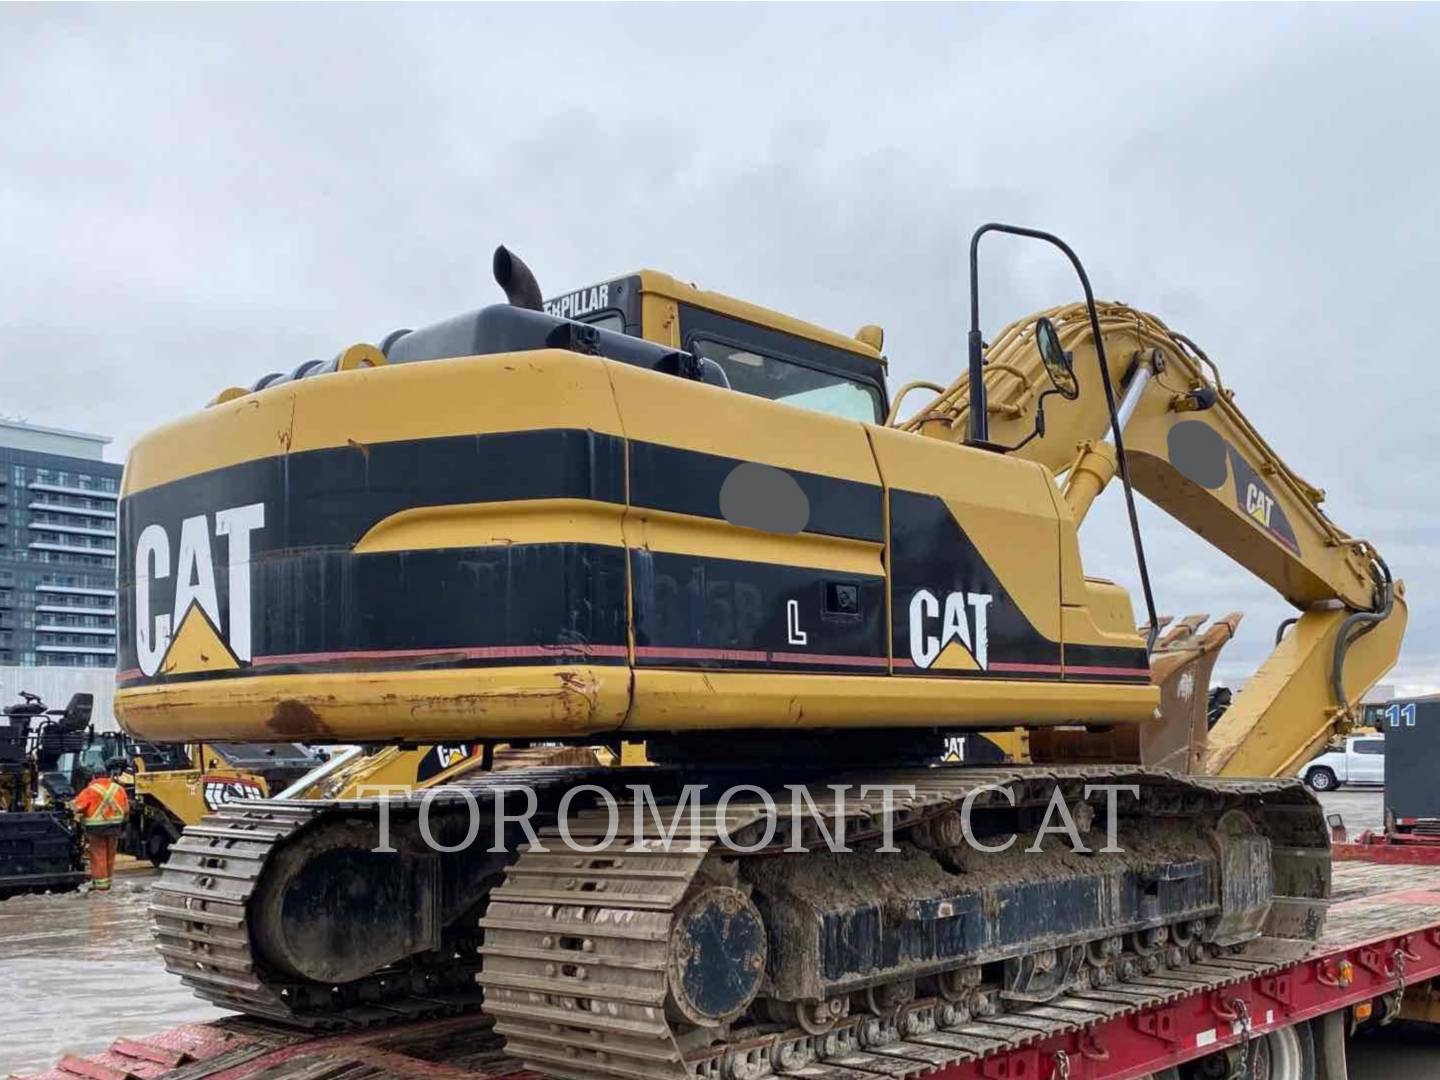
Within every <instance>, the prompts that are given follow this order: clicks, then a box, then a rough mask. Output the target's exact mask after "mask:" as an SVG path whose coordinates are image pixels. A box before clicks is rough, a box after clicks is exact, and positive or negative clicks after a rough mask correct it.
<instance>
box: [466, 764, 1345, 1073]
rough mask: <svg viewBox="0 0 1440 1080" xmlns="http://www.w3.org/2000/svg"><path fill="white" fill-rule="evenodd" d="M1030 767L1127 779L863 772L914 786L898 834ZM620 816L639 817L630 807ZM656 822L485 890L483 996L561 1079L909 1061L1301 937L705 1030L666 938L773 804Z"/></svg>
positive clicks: (1266, 954)
mask: <svg viewBox="0 0 1440 1080" xmlns="http://www.w3.org/2000/svg"><path fill="white" fill-rule="evenodd" d="M1037 777H1043V780H1041V781H1040V782H1049V783H1052V784H1053V783H1054V782H1055V781H1056V780H1057V779H1059V780H1061V781H1062V782H1063V781H1067V780H1068V781H1070V782H1084V781H1095V782H1098V781H1101V780H1111V779H1115V780H1122V781H1123V780H1130V779H1135V777H1134V776H1130V775H1125V774H1123V773H1121V772H1119V771H1118V770H1079V769H1077V770H1068V771H1062V772H1058V773H1057V772H1046V771H1043V770H1024V771H1017V770H984V771H982V770H964V771H963V772H962V771H959V770H956V771H953V772H950V773H949V774H948V775H947V773H946V772H945V771H939V770H924V771H922V772H908V773H890V774H884V775H882V776H870V777H867V778H866V781H867V782H870V783H886V784H896V785H911V786H913V788H914V796H913V797H912V798H908V799H906V800H904V802H903V804H900V805H897V806H896V807H895V821H894V826H893V827H894V830H895V832H896V834H897V836H900V837H903V836H905V835H907V834H910V835H913V834H914V832H915V830H917V829H922V828H925V827H926V826H927V825H928V824H929V823H933V822H936V821H937V820H938V818H939V816H940V815H942V814H944V813H945V812H947V811H949V810H952V809H954V808H955V807H956V806H957V804H959V803H960V802H961V801H962V800H963V799H964V798H965V796H966V795H967V794H969V793H971V792H973V791H976V790H977V789H978V788H979V787H981V786H982V785H985V784H994V785H1005V784H1026V783H1033V782H1036V781H1037ZM841 779H845V778H841ZM1187 788H1188V791H1187V793H1186V794H1185V795H1183V796H1181V798H1180V799H1179V802H1178V803H1176V804H1175V805H1174V806H1172V807H1171V808H1170V809H1171V811H1172V812H1174V813H1180V814H1183V813H1185V812H1186V811H1187V809H1189V810H1194V809H1195V807H1196V806H1199V805H1205V804H1212V803H1213V802H1214V801H1215V800H1235V799H1243V800H1260V801H1263V800H1265V799H1266V798H1267V797H1268V798H1279V799H1280V800H1281V801H1282V802H1283V801H1284V799H1285V798H1286V797H1288V796H1289V795H1290V794H1293V792H1294V790H1295V787H1294V785H1293V784H1291V783H1289V782H1287V781H1277V782H1273V783H1272V782H1266V781H1256V782H1246V783H1241V784H1236V783H1230V782H1225V781H1211V780H1199V781H1190V782H1188V784H1187ZM826 794H827V792H826V788H825V786H824V785H816V786H815V787H814V788H812V789H811V796H812V799H813V800H814V801H815V802H816V803H817V804H818V805H821V806H823V805H824V799H825V798H826ZM1187 804H1191V805H1188V806H1187ZM1297 808H1298V807H1297ZM882 811H883V806H882V804H881V802H880V800H879V799H878V798H877V799H875V800H873V801H864V800H861V801H857V802H854V803H851V804H850V806H849V807H848V813H847V818H848V822H849V826H850V829H849V835H850V837H851V838H853V839H860V838H862V837H865V836H873V835H875V834H876V833H878V832H879V831H880V829H881V824H880V822H881V814H882ZM1280 812H1281V813H1282V814H1283V812H1284V811H1283V810H1281V811H1280ZM1303 813H1304V811H1302V814H1303ZM619 820H620V821H622V822H634V821H636V819H635V818H634V816H633V815H631V814H628V813H622V814H621V815H620V819H619ZM642 820H643V819H642ZM828 824H830V825H832V826H833V824H834V822H833V820H832V821H830V822H828ZM651 825H652V827H651V828H648V829H646V828H642V829H640V831H638V832H637V831H636V830H635V829H634V828H629V829H622V830H621V831H620V833H619V834H615V835H612V834H610V832H609V825H608V818H602V817H599V816H594V817H590V818H588V819H586V818H582V820H581V822H580V824H579V826H578V827H574V828H572V829H571V834H572V836H573V837H574V838H575V839H576V840H578V841H579V842H580V843H582V844H586V845H592V844H598V850H595V851H592V852H587V853H585V854H583V855H577V854H576V853H575V852H574V851H572V850H567V849H566V848H565V847H564V846H563V845H562V843H561V841H562V838H561V837H560V835H559V834H558V832H555V831H550V832H547V833H545V834H542V836H541V846H543V847H545V848H549V849H550V850H548V851H541V850H532V849H527V850H525V851H523V852H522V853H521V855H520V858H519V859H518V860H517V861H516V862H515V863H514V864H513V865H512V866H511V867H510V868H509V870H508V871H507V874H506V880H505V883H504V884H503V885H502V886H501V887H499V888H498V889H496V890H495V892H494V893H493V894H492V900H491V904H490V906H489V909H488V911H487V914H486V915H485V917H484V918H483V919H482V920H481V925H482V927H483V928H484V930H485V935H486V936H485V945H484V946H483V948H482V950H481V951H482V953H483V954H484V956H485V966H484V970H483V972H482V974H481V982H482V983H483V984H484V986H485V988H486V1005H485V1007H486V1011H487V1012H488V1013H490V1014H491V1015H493V1016H494V1017H495V1018H496V1022H497V1030H498V1031H499V1032H500V1033H502V1034H503V1035H504V1036H505V1037H506V1040H507V1048H508V1049H509V1051H510V1052H511V1053H512V1054H514V1055H516V1056H517V1057H519V1058H520V1059H521V1060H522V1061H524V1062H525V1063H526V1065H527V1066H528V1067H530V1068H532V1069H534V1070H536V1071H538V1072H542V1073H546V1074H549V1075H553V1076H558V1077H565V1078H567V1080H616V1078H633V1080H687V1078H690V1077H701V1078H705V1080H721V1078H723V1080H754V1078H756V1077H760V1076H764V1075H766V1074H767V1073H770V1072H772V1071H778V1072H787V1073H794V1074H796V1075H798V1076H802V1077H805V1078H806V1080H859V1077H860V1076H862V1074H874V1073H880V1074H884V1075H888V1076H894V1077H906V1076H910V1075H914V1074H918V1073H922V1072H926V1071H929V1070H931V1069H934V1068H936V1067H939V1066H943V1065H948V1064H952V1063H955V1062H960V1061H966V1060H971V1059H974V1058H976V1057H979V1056H981V1055H983V1054H985V1053H987V1052H990V1051H993V1050H996V1049H1004V1048H1010V1047H1014V1046H1021V1045H1025V1044H1027V1043H1029V1042H1035V1041H1038V1040H1040V1039H1042V1038H1047V1037H1049V1036H1052V1035H1055V1034H1058V1033H1061V1032H1063V1031H1067V1030H1073V1029H1078V1028H1080V1027H1083V1026H1085V1025H1086V1024H1089V1023H1092V1022H1094V1021H1095V1020H1097V1019H1109V1018H1113V1017H1115V1016H1119V1015H1123V1014H1126V1013H1129V1012H1135V1011H1139V1010H1141V1009H1144V1008H1148V1007H1150V1006H1152V1005H1157V1004H1163V1003H1164V1002H1166V1001H1168V1000H1171V999H1173V998H1176V997H1180V996H1184V995H1186V994H1190V993H1193V992H1195V991H1196V990H1197V989H1209V988H1215V987H1220V986H1223V985H1225V984H1226V983H1227V982H1235V981H1239V980H1241V979H1244V978H1247V977H1249V976H1251V975H1254V974H1257V973H1263V972H1265V971H1269V970H1272V969H1274V968H1275V967H1278V966H1281V965H1283V964H1284V963H1286V962H1288V961H1290V960H1293V959H1294V957H1295V956H1296V955H1298V953H1299V952H1300V951H1303V948H1304V945H1303V944H1302V943H1300V942H1297V941H1284V940H1277V939H1271V938H1262V939H1260V940H1259V941H1256V942H1254V943H1252V944H1251V945H1249V946H1247V947H1246V948H1245V953H1246V955H1243V956H1241V955H1238V951H1239V950H1238V949H1237V948H1227V949H1222V948H1219V947H1217V946H1208V947H1203V946H1201V945H1200V943H1199V942H1198V941H1197V942H1194V943H1192V944H1191V946H1190V947H1189V948H1188V949H1186V950H1177V949H1170V950H1168V951H1166V950H1161V951H1159V952H1157V953H1153V954H1150V955H1147V956H1143V957H1142V956H1130V957H1127V958H1123V966H1122V967H1120V968H1119V970H1120V971H1121V974H1120V975H1119V976H1118V977H1117V979H1116V980H1115V981H1109V980H1108V979H1107V980H1106V981H1105V982H1104V983H1103V984H1101V985H1091V984H1090V983H1089V982H1082V983H1081V984H1079V985H1076V986H1073V987H1072V988H1070V990H1069V991H1068V992H1065V993H1063V994H1061V995H1059V996H1058V997H1057V998H1055V999H1054V1000H1052V1001H1050V1002H1047V1003H1045V1004H1043V1005H1024V1004H1020V1003H1015V1002H1005V1001H1003V1000H1002V995H1000V994H999V993H998V992H997V988H996V987H994V986H991V985H978V984H977V985H976V986H974V987H973V988H972V989H971V990H969V991H968V992H961V993H950V994H946V995H944V996H943V997H942V996H934V997H925V996H922V997H920V998H918V999H916V1000H914V1001H913V1002H911V1003H909V1004H902V1005H900V1006H899V1007H897V1008H895V1009H893V1010H889V1011H881V1012H880V1014H878V1015H862V1016H855V1017H849V1018H843V1019H838V1020H836V1021H835V1022H834V1023H833V1025H832V1026H830V1027H828V1030H823V1031H818V1032H817V1030H816V1025H813V1024H812V1025H805V1026H797V1025H795V1024H788V1025H787V1024H784V1023H767V1022H764V1021H763V1020H762V1021H760V1022H758V1023H757V1022H755V1021H754V1020H753V1019H748V1018H747V1021H746V1022H743V1023H740V1024H737V1025H735V1026H730V1025H717V1026H715V1027H712V1028H710V1029H708V1030H707V1029H702V1028H699V1027H697V1026H695V1025H688V1024H686V1023H684V1022H679V1021H677V1018H676V1011H677V1010H676V1007H675V995H676V985H677V980H679V979H680V978H682V977H683V976H680V975H679V974H678V973H677V971H676V957H675V954H674V951H673V950H672V947H671V943H672V941H673V940H674V939H675V933H676V923H677V920H678V919H680V918H682V917H684V916H683V911H684V906H685V904H686V902H687V899H690V898H693V897H694V896H695V895H696V889H697V878H698V876H699V875H700V874H701V873H702V870H703V868H705V867H706V866H707V860H711V859H712V856H713V855H714V854H715V853H716V852H717V850H718V849H717V847H716V844H717V840H718V837H719V834H720V830H721V828H722V827H723V828H724V829H725V831H726V832H727V833H728V835H730V836H732V837H734V838H736V840H738V841H739V842H740V843H742V844H745V845H751V844H758V843H761V842H763V836H762V835H761V834H763V832H764V830H765V829H767V828H768V826H769V815H768V811H767V809H766V808H765V807H764V806H763V805H759V804H751V805H733V806H731V807H728V808H727V810H726V813H724V814H721V813H720V812H719V811H718V810H717V809H716V808H715V807H706V808H705V812H704V817H703V820H702V822H701V835H702V839H701V842H700V843H699V844H693V845H689V846H688V847H682V846H678V845H677V844H676V843H674V842H671V841H670V840H668V839H667V838H666V837H665V836H664V835H663V833H661V832H659V831H657V830H658V823H654V822H652V823H651ZM1279 828H1280V829H1281V830H1282V831H1283V830H1284V825H1283V824H1282V825H1280V826H1279ZM818 834H819V828H818V825H817V827H816V828H815V829H814V830H813V831H807V832H806V833H804V834H802V835H800V836H798V837H797V836H791V835H783V834H781V835H776V836H775V837H773V838H772V839H771V840H770V842H769V843H768V844H767V846H765V847H764V848H762V849H760V850H759V851H757V853H756V854H757V855H759V856H764V855H775V856H781V857H783V853H784V851H785V849H787V848H789V849H790V850H791V851H792V852H793V851H794V850H795V849H796V848H797V847H809V846H813V845H814V844H815V843H816V842H817V839H818ZM607 840H608V842H607ZM1321 851H1323V849H1321ZM1321 851H1315V852H1310V853H1309V854H1311V855H1318V854H1321ZM1297 854H1299V853H1298V852H1297ZM709 865H711V866H713V865H714V863H713V861H711V862H710V863H709ZM1121 980H1123V981H1121ZM922 985H923V983H922ZM932 985H933V984H932Z"/></svg>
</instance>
